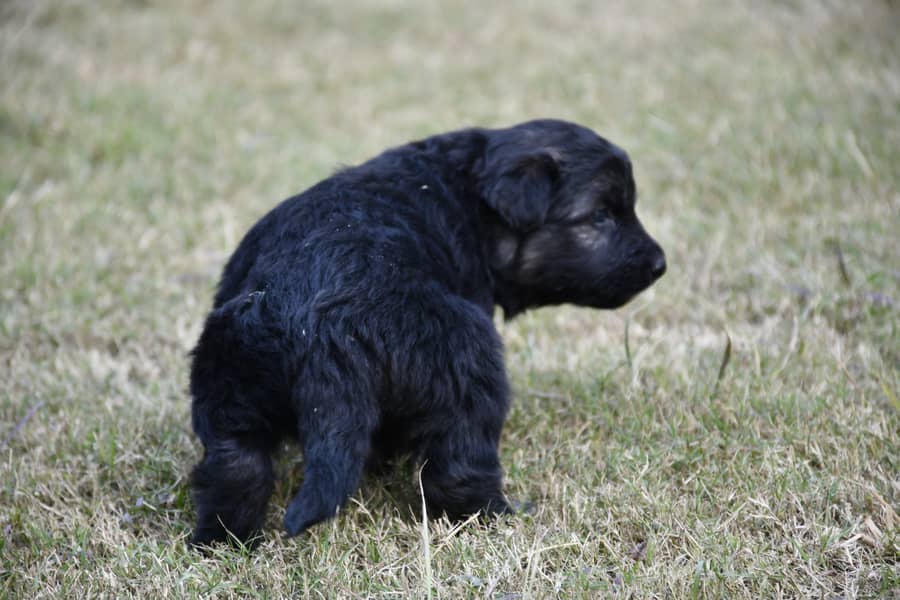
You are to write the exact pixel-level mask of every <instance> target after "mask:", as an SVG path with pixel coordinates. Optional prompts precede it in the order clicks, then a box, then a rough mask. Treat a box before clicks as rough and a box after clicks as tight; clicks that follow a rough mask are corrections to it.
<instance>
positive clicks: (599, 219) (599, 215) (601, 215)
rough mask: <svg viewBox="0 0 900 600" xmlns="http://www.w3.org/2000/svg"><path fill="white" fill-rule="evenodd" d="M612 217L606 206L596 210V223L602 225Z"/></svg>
mask: <svg viewBox="0 0 900 600" xmlns="http://www.w3.org/2000/svg"><path fill="white" fill-rule="evenodd" d="M609 219H610V216H609V211H608V210H606V209H605V208H598V209H597V210H595V211H594V225H602V224H603V223H606V222H607V221H608V220H609Z"/></svg>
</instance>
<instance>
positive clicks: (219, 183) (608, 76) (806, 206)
mask: <svg viewBox="0 0 900 600" xmlns="http://www.w3.org/2000/svg"><path fill="white" fill-rule="evenodd" d="M601 6H602V8H601ZM898 29H900V10H898V6H897V4H896V3H895V2H886V1H881V0H867V1H865V2H855V3H840V2H819V1H813V0H793V1H781V2H775V1H769V2H761V3H749V4H748V3H738V2H713V1H712V0H692V1H683V2H681V1H679V2H677V3H658V2H649V1H648V2H624V1H622V2H619V1H613V2H609V3H603V4H602V5H600V4H598V5H596V6H595V5H594V4H592V3H586V2H579V1H577V0H565V1H562V2H556V3H552V4H551V3H539V2H525V3H521V4H518V5H516V7H515V8H512V7H511V6H509V5H503V4H502V3H496V4H485V3H476V2H468V1H454V2H448V3H441V4H437V3H434V4H432V3H401V2H395V1H391V2H375V1H361V2H354V3H353V4H352V5H351V4H347V3H328V2H305V3H293V2H287V1H283V2H282V1H280V0H267V1H265V2H260V3H244V2H238V1H237V0H223V1H221V2H215V3H201V2H186V3H184V2H168V1H161V2H146V1H140V0H132V1H125V0H122V1H117V2H116V1H112V0H109V1H103V2H102V3H95V2H87V1H86V0H84V1H82V0H65V1H60V2H51V1H49V0H34V1H27V2H26V1H24V0H10V1H8V2H5V3H3V4H0V281H2V282H3V285H2V287H0V375H2V376H0V465H2V466H0V482H2V487H0V597H22V598H35V597H93V596H103V597H128V596H142V597H185V596H204V597H207V596H210V597H229V596H255V597H284V596H287V595H292V596H308V597H323V598H330V597H442V598H455V597H490V598H504V599H507V600H510V599H513V598H544V597H552V596H557V597H597V596H600V597H642V598H643V597H660V598H664V597H671V598H690V597H728V598H761V597H766V598H769V597H771V598H779V597H783V598H798V597H822V598H852V597H895V598H896V597H898V596H900V516H898V513H900V465H898V462H900V400H898V398H900V242H898V239H900V238H898V233H897V232H898V229H900V227H898V226H900V169H898V165H900V119H898V115H900V37H898V36H897V35H896V31H898ZM537 116H557V117H562V118H568V119H573V120H577V121H580V122H583V123H585V124H587V125H589V126H592V127H593V128H595V129H597V130H598V131H600V132H602V133H603V134H604V135H606V136H608V137H609V138H610V139H612V140H614V141H616V142H618V143H619V144H621V145H622V146H624V147H625V148H626V149H628V150H629V152H630V153H631V155H632V157H633V160H634V163H635V169H636V176H637V180H638V187H639V190H640V195H641V201H640V204H639V211H640V214H641V215H642V217H643V220H644V222H645V224H646V226H647V228H648V229H649V230H650V231H651V232H652V233H653V234H654V235H655V236H656V237H657V239H658V240H659V241H660V242H661V244H662V245H663V246H664V247H665V248H666V251H667V254H668V257H669V265H670V266H669V273H668V274H667V275H666V276H665V277H664V278H663V280H662V281H660V282H659V283H658V284H657V285H656V286H655V287H654V288H653V289H652V290H650V291H649V292H648V293H646V294H644V295H642V296H641V297H640V298H638V299H637V300H636V301H635V302H634V303H633V304H631V305H629V306H628V307H626V308H625V309H623V310H620V311H618V312H615V313H600V312H594V311H589V310H580V309H574V308H571V307H563V308H556V309H542V310H540V311H536V312H533V313H529V314H527V315H525V316H523V317H522V318H520V319H518V320H516V321H514V322H512V323H502V322H500V321H499V320H498V327H499V328H500V329H501V332H502V334H503V336H504V339H505V340H506V345H507V363H508V365H509V369H510V375H511V379H512V382H513V386H514V389H515V396H516V398H515V403H514V408H513V410H512V414H511V416H510V419H509V422H508V425H507V427H506V430H505V433H504V438H503V442H502V459H503V463H504V465H505V467H506V471H507V484H506V485H507V490H508V493H509V495H510V496H511V497H512V498H515V499H518V500H520V501H523V502H531V503H533V504H534V509H533V510H532V512H531V513H530V514H528V515H525V516H521V517H517V518H512V519H508V520H504V521H501V522H500V523H497V524H495V525H493V526H487V527H486V526H483V525H481V524H479V523H476V522H471V523H466V524H464V525H463V526H453V525H451V524H448V523H446V522H440V521H438V522H432V523H430V524H428V526H427V527H426V528H425V529H423V527H422V523H421V522H419V521H418V520H417V517H416V515H417V511H418V506H419V502H420V500H419V498H418V494H417V490H418V486H417V484H416V482H415V474H414V473H412V470H411V469H407V470H403V469H400V470H398V471H397V472H396V473H395V474H393V475H391V476H390V477H389V478H388V479H387V481H372V480H370V481H367V482H366V483H365V485H364V487H363V489H362V490H361V491H360V492H359V493H358V494H357V496H356V497H355V498H354V499H353V501H352V502H351V504H350V505H349V506H348V507H347V509H346V510H345V511H343V513H342V514H341V515H340V516H339V518H337V519H336V520H335V521H334V522H332V523H329V524H325V525H322V526H319V527H317V528H315V529H314V530H313V531H312V532H311V533H310V534H309V535H307V536H303V537H300V538H296V539H290V540H285V539H283V538H282V537H281V535H280V526H279V523H280V519H281V515H282V511H283V508H284V506H285V505H286V502H287V500H288V498H289V497H290V494H291V492H292V491H293V490H294V489H295V488H296V486H297V484H298V481H299V476H300V475H299V473H300V469H299V466H300V458H299V457H298V456H297V453H296V452H293V451H288V452H286V453H285V455H284V458H283V459H282V461H281V463H280V466H279V469H280V472H281V478H280V481H279V485H278V489H277V492H276V495H275V498H274V502H273V505H272V509H271V515H270V516H271V518H270V526H269V527H268V529H267V530H266V532H265V539H264V542H263V543H262V545H261V546H260V547H259V548H258V550H257V551H256V552H254V553H253V554H248V553H246V552H241V551H240V550H234V549H225V548H221V549H219V550H218V551H217V553H216V554H215V555H213V556H211V557H201V556H198V555H197V554H194V553H191V552H189V551H187V550H186V548H185V545H184V542H185V539H186V536H187V535H188V532H189V530H190V527H191V523H192V518H193V508H192V505H191V502H190V499H189V494H188V491H187V487H186V474H187V473H188V471H189V469H190V467H191V465H192V464H193V463H194V462H195V461H196V460H197V458H198V456H199V451H200V449H199V447H198V444H197V442H196V441H195V440H194V439H193V437H192V435H191V433H190V427H189V418H188V414H189V410H188V409H189V401H188V397H187V394H186V391H185V388H186V380H187V373H186V367H187V358H186V353H187V352H188V350H189V349H190V348H191V347H192V345H193V343H194V341H195V340H196V336H197V334H198V332H199V326H200V324H201V321H202V319H203V317H204V313H205V311H206V310H207V309H208V306H209V304H210V301H211V293H212V288H213V286H214V283H215V280H216V276H217V274H218V272H219V270H220V268H221V266H222V264H223V262H224V260H225V259H226V257H227V255H228V253H229V252H230V251H231V250H232V249H233V248H234V247H235V245H236V243H237V241H238V240H239V238H240V236H241V235H242V233H243V232H244V231H245V230H246V228H247V227H249V226H250V225H251V224H252V223H253V222H254V220H255V219H257V218H258V217H259V216H261V215H262V214H263V213H264V212H265V211H266V210H267V209H268V208H270V207H271V206H272V205H273V204H274V203H275V202H276V201H277V200H279V199H281V198H283V197H286V196H288V195H290V194H292V193H295V192H297V191H300V190H302V189H303V188H305V187H306V186H308V185H310V184H312V183H314V182H315V181H317V180H318V179H320V178H322V177H324V176H326V175H327V174H328V173H329V172H330V171H331V170H332V169H333V168H334V167H335V166H337V165H339V164H342V163H355V162H359V161H361V160H364V159H365V158H367V157H369V156H371V155H373V154H375V153H376V152H378V151H379V150H381V149H382V148H384V147H386V146H388V145H392V144H397V143H400V142H403V141H406V140H408V139H411V138H413V137H416V136H420V135H426V134H429V133H434V132H439V131H443V130H447V129H451V128H455V127H461V126H466V125H470V124H482V125H489V126H493V125H497V126H500V125H505V124H511V123H514V122H517V121H520V120H525V119H528V118H532V117H537ZM626 331H627V337H626ZM726 348H728V349H729V352H728V355H727V360H726Z"/></svg>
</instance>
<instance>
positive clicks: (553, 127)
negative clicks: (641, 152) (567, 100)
mask: <svg viewBox="0 0 900 600" xmlns="http://www.w3.org/2000/svg"><path fill="white" fill-rule="evenodd" d="M480 179H481V191H482V196H483V197H484V200H485V202H486V204H487V205H488V206H489V207H490V209H491V211H490V212H491V214H492V216H493V218H492V219H490V221H491V223H490V227H491V229H492V234H491V245H490V249H489V251H490V252H491V264H492V268H493V270H494V272H495V274H496V276H497V277H498V297H497V302H498V303H499V304H500V305H501V306H503V309H504V311H505V312H506V314H507V316H512V315H513V314H515V313H517V312H519V311H521V310H524V309H525V308H528V307H532V306H542V305H547V304H561V303H573V304H580V305H584V306H592V307H595V308H616V307H618V306H621V305H623V304H625V303H626V302H628V301H629V300H630V299H631V298H633V297H634V296H635V295H637V294H638V293H639V292H641V291H642V290H644V289H646V288H647V287H648V286H650V284H652V283H653V282H654V281H656V280H657V279H658V278H659V277H660V276H662V274H663V273H664V272H665V270H666V260H665V254H664V253H663V250H662V248H660V246H659V244H657V243H656V241H654V240H653V238H651V237H650V236H649V235H648V234H647V232H646V231H644V228H643V226H642V225H641V222H640V221H639V220H638V218H637V215H636V214H635V200H636V198H635V185H634V178H633V176H632V172H631V161H630V160H629V159H628V155H627V154H626V153H625V152H624V151H623V150H622V149H620V148H618V147H616V146H615V145H613V144H611V143H610V142H608V141H607V140H605V139H603V138H601V137H599V136H598V135H596V134H595V133H594V132H592V131H591V130H589V129H586V128H584V127H581V126H578V125H575V124H573V123H567V122H564V121H555V120H542V121H532V122H529V123H524V124H522V125H519V126H516V127H512V128H509V129H503V130H495V131H492V132H491V134H490V136H489V143H488V146H487V151H486V155H485V161H484V166H483V171H482V173H481V176H480Z"/></svg>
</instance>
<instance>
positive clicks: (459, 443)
mask: <svg viewBox="0 0 900 600" xmlns="http://www.w3.org/2000/svg"><path fill="white" fill-rule="evenodd" d="M421 303H422V305H423V306H424V308H422V309H421V310H417V311H409V313H408V314H406V315H405V317H406V318H405V322H406V323H408V325H407V326H409V327H414V328H415V331H416V332H423V331H424V332H432V336H431V337H426V338H424V339H423V338H421V337H419V339H418V340H417V341H418V343H417V345H416V346H414V347H413V348H412V350H411V351H410V352H409V354H408V355H407V356H405V357H403V360H401V361H398V362H399V364H402V365H404V366H405V368H404V369H403V371H398V372H395V373H393V377H394V379H395V380H397V381H403V382H404V383H405V384H406V386H408V388H409V389H411V390H414V394H415V396H416V397H417V398H418V402H417V406H416V408H417V410H418V411H419V413H420V415H421V416H420V417H419V418H418V419H417V422H416V427H417V429H419V430H420V431H419V433H418V435H417V436H416V438H417V443H416V446H417V448H416V450H415V454H416V458H417V459H418V460H419V461H420V462H421V463H422V465H423V466H422V475H421V476H422V489H423V492H424V495H425V500H426V502H427V505H428V509H429V512H431V513H432V514H434V515H436V516H437V515H440V514H445V515H447V516H448V517H450V518H451V519H460V518H464V517H466V516H469V515H472V514H475V513H478V512H482V513H484V514H488V515H493V514H500V513H507V512H511V511H510V508H509V504H508V503H507V501H506V499H505V498H504V496H503V492H502V469H501V468H500V460H499V453H498V447H499V442H500V434H501V431H502V429H503V422H504V420H505V418H506V412H507V407H508V393H509V392H508V384H507V380H506V371H505V369H504V366H503V356H502V346H501V343H500V339H499V336H498V335H497V333H496V330H495V329H494V326H493V322H492V321H491V320H490V318H489V317H488V316H487V315H485V314H484V312H483V311H481V310H480V309H479V308H478V307H477V306H475V305H474V304H471V303H469V302H467V301H465V300H463V299H461V298H458V297H455V296H450V295H445V296H443V297H442V296H440V295H437V294H431V295H429V296H427V297H425V298H422V299H421ZM413 315H421V317H420V318H421V319H423V321H422V322H420V323H416V321H415V319H414V318H413ZM414 335H418V336H421V334H418V333H417V334H414ZM423 349H425V350H427V351H423ZM407 411H408V409H407Z"/></svg>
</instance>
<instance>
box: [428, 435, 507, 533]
mask: <svg viewBox="0 0 900 600" xmlns="http://www.w3.org/2000/svg"><path fill="white" fill-rule="evenodd" d="M499 437H500V428H499V427H494V426H492V425H490V424H486V423H472V422H470V421H462V422H459V423H458V425H457V426H455V427H453V428H451V429H449V430H447V431H445V432H443V433H442V434H440V435H438V436H436V437H435V438H433V439H432V440H431V441H430V442H429V443H428V445H427V446H426V447H425V449H424V452H423V463H424V464H423V466H422V475H421V476H422V490H423V492H424V494H425V501H426V503H427V506H428V510H429V512H430V513H431V514H432V515H434V516H439V515H441V514H444V515H446V516H447V517H449V518H450V519H451V520H459V519H463V518H465V517H468V516H470V515H473V514H475V513H478V512H481V513H482V514H484V515H487V516H491V515H497V514H506V513H511V512H512V510H511V509H510V507H509V504H508V503H507V501H506V498H505V497H504V496H503V491H502V485H503V471H502V469H501V468H500V459H499V457H498V451H497V445H498V442H499Z"/></svg>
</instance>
